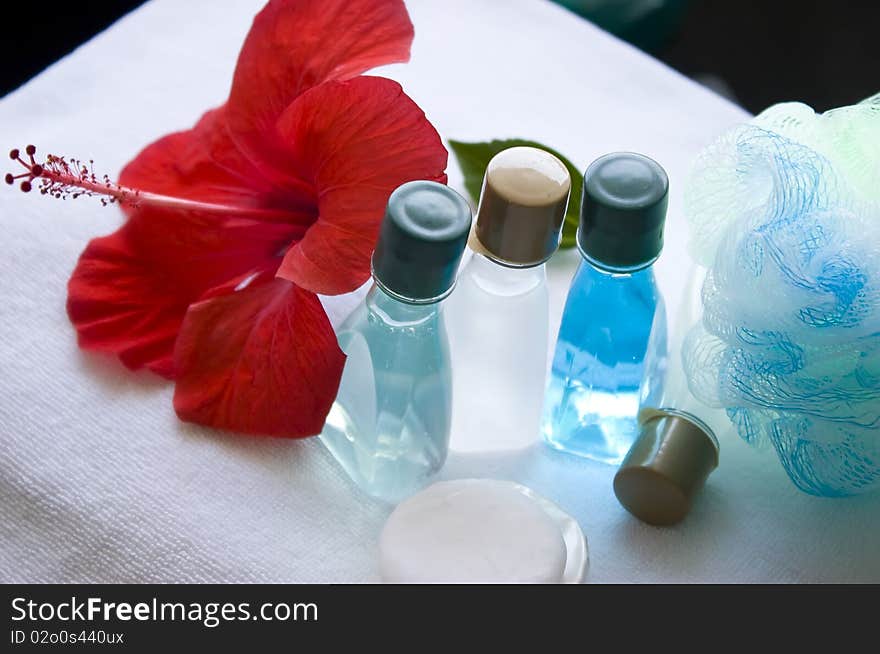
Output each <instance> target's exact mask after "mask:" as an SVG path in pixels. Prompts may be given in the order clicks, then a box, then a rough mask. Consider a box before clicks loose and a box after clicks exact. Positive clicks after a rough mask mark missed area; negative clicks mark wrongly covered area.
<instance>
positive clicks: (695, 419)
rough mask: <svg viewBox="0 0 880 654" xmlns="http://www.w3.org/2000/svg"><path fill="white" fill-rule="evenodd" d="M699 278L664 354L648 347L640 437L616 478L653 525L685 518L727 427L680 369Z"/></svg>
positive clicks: (624, 499) (624, 497)
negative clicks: (698, 397) (693, 389)
mask: <svg viewBox="0 0 880 654" xmlns="http://www.w3.org/2000/svg"><path fill="white" fill-rule="evenodd" d="M695 272H696V271H695ZM699 282H700V275H698V274H694V275H691V281H690V283H689V284H688V286H687V287H686V288H685V293H684V301H683V302H682V304H681V310H680V311H679V314H678V316H677V317H676V320H675V323H674V325H673V330H672V334H673V338H672V342H671V345H670V348H669V352H668V354H667V353H666V352H665V351H661V350H659V349H654V348H649V355H648V359H647V361H646V366H645V375H644V378H643V379H642V385H641V389H640V392H639V416H638V420H639V436H638V438H637V439H636V441H635V443H634V444H633V446H632V447H631V448H630V450H629V452H628V454H627V455H626V457H625V458H624V460H623V463H622V464H621V466H620V468H619V469H618V471H617V474H616V475H615V476H614V493H615V495H616V496H617V499H618V500H619V501H620V503H621V504H622V505H623V506H624V507H625V508H626V510H627V511H629V512H630V513H632V514H633V515H635V516H636V517H638V518H639V519H640V520H643V521H644V522H647V523H649V524H652V525H673V524H676V523H677V522H680V521H681V520H683V519H684V518H685V516H687V514H688V512H689V511H690V508H691V504H692V503H693V501H694V499H695V497H696V495H697V493H698V492H699V490H700V489H701V488H702V487H703V485H704V483H705V482H706V480H707V478H708V477H709V475H710V474H711V473H712V471H713V470H715V468H717V467H718V463H719V455H720V447H719V444H718V438H717V436H716V434H718V433H721V432H722V431H724V430H725V429H728V430H729V429H730V422H729V420H728V419H727V416H726V415H725V413H724V411H722V410H719V409H717V408H710V407H708V406H706V405H705V404H703V403H702V402H701V401H700V400H698V399H697V398H696V397H695V396H694V395H693V393H691V390H690V386H689V384H688V380H687V376H686V375H685V371H684V359H683V355H684V350H683V343H684V341H685V338H686V334H687V332H688V331H689V329H690V327H691V326H692V325H693V324H694V321H695V320H697V319H698V318H699V315H700V311H701V310H702V307H701V301H700V283H699Z"/></svg>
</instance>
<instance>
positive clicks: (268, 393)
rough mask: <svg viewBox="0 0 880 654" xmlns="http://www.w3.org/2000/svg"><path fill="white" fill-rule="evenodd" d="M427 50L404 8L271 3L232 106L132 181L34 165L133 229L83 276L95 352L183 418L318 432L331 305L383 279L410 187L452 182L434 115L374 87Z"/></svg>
mask: <svg viewBox="0 0 880 654" xmlns="http://www.w3.org/2000/svg"><path fill="white" fill-rule="evenodd" d="M412 38H413V28H412V24H411V23H410V21H409V17H408V15H407V13H406V9H405V8H404V5H403V3H402V2H401V1H400V0H272V1H271V2H269V3H268V4H267V5H266V7H265V8H264V9H263V10H262V11H261V12H260V13H259V14H258V15H257V17H256V18H255V20H254V23H253V26H252V27H251V30H250V33H249V34H248V36H247V39H246V40H245V43H244V46H243V48H242V50H241V54H240V55H239V59H238V65H237V67H236V70H235V75H234V78H233V81H232V89H231V92H230V95H229V99H228V101H227V102H226V104H224V105H223V106H221V107H219V108H217V109H214V110H212V111H209V112H208V113H206V114H205V115H204V116H203V117H202V118H201V120H200V121H199V122H198V123H197V124H196V126H195V127H194V128H192V129H191V130H188V131H184V132H178V133H175V134H170V135H168V136H165V137H163V138H161V139H159V140H158V141H156V142H155V143H153V144H152V145H150V146H148V147H147V148H146V149H144V151H143V152H141V153H140V154H139V155H138V156H137V157H136V158H135V159H134V160H133V161H132V162H131V163H129V164H128V165H127V166H126V167H125V169H124V170H123V172H122V174H121V176H120V180H119V185H114V184H102V183H101V182H100V181H98V180H95V178H94V175H91V173H90V171H88V170H85V169H81V168H79V166H69V165H68V163H67V162H65V161H64V160H62V159H59V158H52V157H50V158H49V159H48V160H47V162H45V163H44V164H38V165H37V168H38V169H37V170H36V171H34V170H33V165H34V160H33V157H31V164H26V165H27V166H30V167H31V172H37V173H40V174H39V175H35V176H33V175H32V176H31V177H29V178H28V180H26V182H25V184H27V185H28V188H29V186H30V185H29V182H31V181H34V177H36V178H41V177H42V181H43V183H44V185H45V186H44V188H43V190H44V192H48V193H49V194H53V193H56V192H64V188H62V187H65V186H67V188H68V189H69V182H70V179H68V178H70V177H75V178H77V179H78V184H77V186H78V187H79V189H80V190H85V191H86V192H89V191H93V192H99V193H108V192H109V193H110V195H111V196H113V197H115V199H118V200H121V201H122V204H123V209H124V210H125V212H126V215H127V218H128V219H127V221H126V223H125V224H124V225H123V227H122V228H121V229H119V230H118V231H117V232H115V233H114V234H111V235H110V236H105V237H102V238H97V239H95V240H93V241H92V242H91V243H89V245H88V247H87V248H86V249H85V251H84V252H83V254H82V256H81V258H80V260H79V263H78V265H77V267H76V270H75V271H74V273H73V276H72V277H71V279H70V283H69V287H68V290H69V297H68V305H67V309H68V313H69V316H70V319H71V321H72V322H73V324H74V325H75V327H76V330H77V333H78V337H79V344H80V346H81V347H83V348H85V349H88V350H97V351H102V352H110V353H113V354H115V355H117V356H118V357H119V358H120V359H121V360H122V362H123V363H124V364H125V365H126V366H128V367H129V368H132V369H136V368H141V367H146V368H149V369H151V370H153V371H155V372H157V373H159V374H161V375H164V376H166V377H168V378H171V379H174V380H175V383H176V386H175V393H174V408H175V410H176V411H177V414H178V416H180V418H181V419H183V420H187V421H192V422H197V423H201V424H204V425H209V426H212V427H218V428H222V429H230V430H235V431H238V432H246V433H251V434H266V435H275V436H285V437H302V436H308V435H313V434H316V433H318V432H319V431H320V430H321V428H322V426H323V423H324V419H325V417H326V414H327V412H328V411H329V409H330V405H331V404H332V402H333V399H334V397H335V395H336V391H337V388H338V384H339V379H340V376H341V374H342V367H343V364H344V359H345V357H344V354H343V353H342V351H341V350H340V349H339V347H338V345H337V342H336V337H335V335H334V333H333V330H332V328H331V325H330V322H329V320H328V318H327V316H326V314H325V313H324V309H323V307H322V305H321V303H320V302H319V300H318V297H317V295H316V294H318V293H320V294H339V293H346V292H349V291H352V290H354V289H356V288H357V287H359V286H360V285H361V284H363V283H364V282H365V281H366V280H367V279H368V278H369V274H370V253H371V251H372V249H373V246H374V243H375V239H376V237H377V236H378V229H379V224H380V221H381V218H382V216H383V212H384V205H385V202H386V200H387V198H388V195H389V194H390V193H391V191H392V190H393V189H394V188H395V187H396V186H398V185H399V184H401V183H403V182H406V181H409V180H413V179H431V180H436V181H440V182H445V181H446V176H445V174H444V170H445V168H446V156H447V155H446V150H445V148H444V147H443V145H442V143H441V142H440V138H439V136H438V134H437V132H436V130H434V128H433V127H432V126H431V124H430V123H429V122H428V121H427V119H426V118H425V116H424V114H423V113H422V111H421V110H420V109H419V108H418V106H417V105H416V104H415V103H413V101H412V100H410V99H409V98H408V97H407V96H406V95H405V94H404V93H403V91H402V89H401V88H400V86H399V85H398V84H397V83H396V82H393V81H391V80H387V79H383V78H379V77H363V76H361V77H358V75H359V74H360V73H362V72H363V71H365V70H367V69H369V68H372V67H374V66H376V65H379V64H385V63H391V62H395V61H406V60H407V59H408V58H409V48H410V44H411V42H412ZM13 154H15V155H16V157H17V156H18V153H16V152H14V153H13ZM28 154H33V151H32V150H29V151H28ZM19 160H21V159H20V158H19ZM23 163H24V162H23ZM65 175H66V176H67V177H65ZM8 181H11V180H10V179H8ZM134 189H137V190H134Z"/></svg>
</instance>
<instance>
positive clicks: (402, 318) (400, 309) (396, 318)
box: [365, 281, 440, 327]
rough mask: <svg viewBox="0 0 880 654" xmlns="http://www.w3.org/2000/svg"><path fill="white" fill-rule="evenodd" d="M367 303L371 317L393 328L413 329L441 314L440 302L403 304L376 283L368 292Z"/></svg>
mask: <svg viewBox="0 0 880 654" xmlns="http://www.w3.org/2000/svg"><path fill="white" fill-rule="evenodd" d="M365 301H366V304H367V309H368V310H369V312H370V315H371V316H374V317H376V318H378V319H379V320H381V321H382V322H384V323H386V324H388V325H391V326H393V327H413V326H416V325H419V324H421V323H424V322H426V321H428V320H431V319H433V318H434V317H435V316H437V314H438V313H439V312H440V302H434V303H431V304H410V303H408V302H403V301H401V300H399V299H397V298H395V297H392V296H391V295H389V294H388V293H386V292H385V291H384V290H383V289H382V287H381V286H379V285H378V284H376V282H375V281H374V282H373V286H372V287H371V288H370V290H369V291H368V292H367V298H366V300H365Z"/></svg>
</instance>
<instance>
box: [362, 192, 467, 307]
mask: <svg viewBox="0 0 880 654" xmlns="http://www.w3.org/2000/svg"><path fill="white" fill-rule="evenodd" d="M470 228H471V208H470V206H469V205H468V203H467V201H466V200H465V199H464V198H463V197H461V196H460V195H459V194H458V193H456V192H455V191H453V190H452V189H451V188H449V187H448V186H445V185H443V184H438V183H437V182H428V181H415V182H407V183H406V184H403V185H401V186H398V187H397V188H396V189H395V190H394V192H393V193H392V194H391V196H390V197H389V198H388V205H387V208H386V209H385V219H384V220H383V221H382V227H381V230H380V233H379V240H378V242H377V243H376V249H375V250H374V252H373V278H374V279H375V280H376V283H377V284H378V285H379V286H381V287H382V288H383V289H384V290H385V291H387V292H388V293H390V294H391V295H393V296H395V297H397V298H398V299H401V300H404V301H408V302H413V303H428V302H436V301H438V300H441V299H443V298H444V297H445V296H446V295H447V294H448V293H449V292H450V291H451V290H452V287H453V285H454V284H455V277H456V274H457V272H458V264H459V262H460V261H461V255H462V253H463V252H464V248H465V245H467V238H468V232H469V231H470Z"/></svg>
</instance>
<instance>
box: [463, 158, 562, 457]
mask: <svg viewBox="0 0 880 654" xmlns="http://www.w3.org/2000/svg"><path fill="white" fill-rule="evenodd" d="M570 189H571V178H570V176H569V174H568V170H567V169H566V167H565V165H564V164H563V163H562V162H561V161H560V160H559V159H557V158H556V157H554V156H553V155H551V154H550V153H548V152H545V151H543V150H539V149H537V148H531V147H515V148H509V149H507V150H504V151H503V152H500V153H499V154H497V155H496V156H495V157H494V158H493V159H492V161H490V162H489V166H488V167H487V169H486V176H485V179H484V180H483V190H482V193H481V196H480V206H479V209H478V210H477V219H476V222H475V225H474V231H473V233H472V234H471V239H470V243H469V244H470V247H471V249H472V250H473V251H474V253H473V256H472V257H471V259H470V261H469V262H468V263H467V265H466V266H465V267H464V269H463V270H462V272H461V275H460V277H459V281H458V284H457V286H456V289H455V291H454V292H453V294H452V296H451V297H450V299H449V300H448V304H447V314H446V315H447V325H448V328H449V339H450V347H451V354H452V374H453V394H452V399H453V401H452V435H451V441H450V449H452V450H453V451H458V452H491V451H499V450H514V449H520V448H523V447H528V446H529V445H531V444H533V443H535V442H537V441H538V440H539V437H540V422H541V409H542V405H543V398H544V387H545V381H546V375H547V365H548V358H549V357H548V354H549V353H548V324H547V323H548V308H549V307H548V305H549V302H548V295H547V287H546V271H545V267H544V264H545V262H546V261H547V260H548V259H549V258H550V257H551V256H552V255H553V253H554V252H555V251H556V249H557V248H558V247H559V238H560V230H561V228H562V222H563V219H564V217H565V211H566V207H567V205H568V196H569V192H570Z"/></svg>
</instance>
